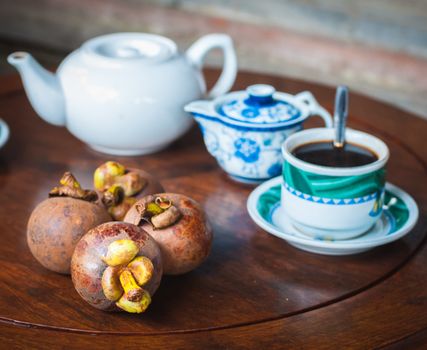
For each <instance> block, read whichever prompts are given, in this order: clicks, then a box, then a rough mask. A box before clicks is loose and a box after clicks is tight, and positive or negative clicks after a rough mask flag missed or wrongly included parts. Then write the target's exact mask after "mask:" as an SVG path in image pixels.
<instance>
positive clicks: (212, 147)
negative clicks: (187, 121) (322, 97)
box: [185, 84, 332, 183]
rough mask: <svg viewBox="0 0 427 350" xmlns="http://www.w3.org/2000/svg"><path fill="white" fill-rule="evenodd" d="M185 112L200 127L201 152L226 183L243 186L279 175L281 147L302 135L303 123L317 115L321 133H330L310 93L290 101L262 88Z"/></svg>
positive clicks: (327, 119) (196, 103)
mask: <svg viewBox="0 0 427 350" xmlns="http://www.w3.org/2000/svg"><path fill="white" fill-rule="evenodd" d="M185 110H186V111H187V112H190V113H191V114H192V115H193V116H194V118H195V119H196V121H197V122H198V123H199V125H200V129H201V130H202V133H203V138H204V141H205V144H206V147H207V149H208V151H209V153H210V154H212V155H213V156H214V157H215V158H216V160H217V161H218V164H219V165H220V166H221V167H222V168H223V169H224V170H225V171H226V172H227V173H228V174H229V176H230V177H232V178H233V179H235V180H236V181H239V182H245V183H257V182H262V181H265V180H267V179H269V178H272V177H275V176H277V175H279V174H280V173H281V169H282V162H283V159H282V155H281V146H282V143H283V141H285V139H286V138H287V137H288V136H289V135H291V134H293V133H295V132H297V131H299V130H301V129H302V127H303V125H302V124H303V123H304V121H305V120H306V119H307V118H308V117H310V116H314V115H318V116H320V117H321V118H322V119H323V120H324V122H325V126H326V127H328V128H329V127H332V118H331V115H330V114H329V113H328V112H327V111H326V110H325V109H324V108H322V107H321V106H320V105H319V104H318V103H317V101H316V99H315V98H314V96H313V95H312V94H311V93H310V92H308V91H304V92H301V93H299V94H297V95H291V94H287V93H283V92H276V91H275V89H274V87H272V86H270V85H265V84H257V85H251V86H249V87H248V88H247V89H246V91H236V92H231V93H228V94H226V95H223V96H220V97H217V98H216V99H214V100H212V101H205V100H199V101H194V102H191V103H189V104H188V105H186V106H185Z"/></svg>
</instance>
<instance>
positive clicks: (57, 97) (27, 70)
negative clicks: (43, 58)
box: [7, 52, 65, 125]
mask: <svg viewBox="0 0 427 350" xmlns="http://www.w3.org/2000/svg"><path fill="white" fill-rule="evenodd" d="M7 61H8V62H9V63H10V64H11V65H12V66H14V67H15V68H16V69H17V70H18V72H19V74H20V75H21V78H22V81H23V84H24V88H25V92H26V93H27V96H28V99H29V100H30V103H31V105H32V106H33V108H34V110H35V111H36V112H37V114H38V115H39V116H40V117H41V118H43V119H44V120H46V121H47V122H48V123H50V124H54V125H65V102H64V95H63V92H62V88H61V85H60V83H59V79H58V77H57V76H56V75H55V74H53V73H51V72H49V71H47V70H46V69H44V68H43V67H42V66H41V65H40V64H39V63H38V62H37V61H36V60H35V59H34V58H33V56H31V55H30V54H29V53H26V52H15V53H12V54H10V55H9V56H8V58H7Z"/></svg>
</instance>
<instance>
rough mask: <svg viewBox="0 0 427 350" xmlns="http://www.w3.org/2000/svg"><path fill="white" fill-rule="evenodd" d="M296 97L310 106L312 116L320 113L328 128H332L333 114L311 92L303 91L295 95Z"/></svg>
mask: <svg viewBox="0 0 427 350" xmlns="http://www.w3.org/2000/svg"><path fill="white" fill-rule="evenodd" d="M295 97H296V99H297V100H298V101H300V102H302V103H304V104H305V105H306V106H307V107H308V110H309V113H310V117H312V116H315V115H318V116H319V117H321V118H322V119H323V121H324V122H325V126H326V127H327V128H332V126H333V123H332V116H331V115H330V114H329V112H328V111H327V110H326V109H324V108H323V107H322V106H321V105H319V103H318V102H317V101H316V99H315V98H314V96H313V94H312V93H311V92H309V91H303V92H300V93H299V94H297V95H295Z"/></svg>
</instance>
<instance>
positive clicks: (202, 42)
mask: <svg viewBox="0 0 427 350" xmlns="http://www.w3.org/2000/svg"><path fill="white" fill-rule="evenodd" d="M215 48H219V49H221V50H222V51H223V53H224V64H223V68H222V72H221V75H220V77H219V79H218V81H217V82H216V83H215V85H214V87H213V88H212V89H211V90H210V91H209V92H208V93H207V97H208V98H215V97H217V96H220V95H223V94H225V93H226V92H227V91H229V90H230V88H231V87H232V86H233V83H234V80H235V79H236V74H237V58H236V52H235V51H234V47H233V41H232V40H231V38H230V37H229V36H228V35H226V34H209V35H205V36H204V37H202V38H200V39H199V40H197V41H196V42H195V43H194V44H193V45H191V47H190V48H189V49H188V50H187V53H186V56H187V58H188V59H189V60H190V62H191V63H192V64H193V65H194V66H195V67H197V68H199V69H201V68H202V66H203V62H204V58H205V56H206V54H207V53H208V52H209V51H210V50H212V49H215Z"/></svg>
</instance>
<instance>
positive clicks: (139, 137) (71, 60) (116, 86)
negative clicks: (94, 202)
mask: <svg viewBox="0 0 427 350" xmlns="http://www.w3.org/2000/svg"><path fill="white" fill-rule="evenodd" d="M213 48H220V49H221V50H223V52H224V66H223V70H222V73H221V76H220V78H219V79H218V81H217V83H216V85H215V86H214V87H213V88H212V90H211V91H210V92H209V93H208V94H207V97H208V98H213V97H216V96H219V95H221V94H224V93H225V92H227V91H228V90H229V89H230V88H231V86H232V85H233V83H234V79H235V77H236V72H237V63H236V55H235V52H234V49H233V44H232V40H231V38H230V37H229V36H227V35H224V34H210V35H206V36H204V37H202V38H200V39H199V40H198V41H196V42H195V43H194V44H193V45H192V46H191V47H190V48H189V49H188V50H187V52H186V53H185V54H183V55H181V54H179V53H178V50H177V46H176V44H175V43H174V42H173V41H171V40H170V39H167V38H164V37H161V36H158V35H152V34H143V33H117V34H109V35H104V36H100V37H97V38H94V39H91V40H89V41H87V42H86V43H84V44H83V45H82V46H81V47H80V48H79V49H78V50H76V51H74V52H72V53H71V54H70V55H69V56H67V57H66V58H65V60H64V61H63V62H62V63H61V65H60V66H59V68H58V70H57V72H56V74H53V73H51V72H49V71H47V70H45V69H44V68H42V67H41V66H40V65H39V64H38V63H37V62H36V61H35V60H34V58H33V57H32V56H31V55H30V54H28V53H25V52H15V53H13V54H11V55H9V57H8V61H9V63H10V64H12V65H14V66H15V67H16V68H17V69H18V71H19V73H20V74H21V77H22V80H23V83H24V87H25V90H26V92H27V95H28V98H29V100H30V102H31V104H32V106H33V108H34V109H35V111H36V112H37V113H38V114H39V115H40V117H42V118H43V119H44V120H46V121H47V122H49V123H51V124H55V125H65V126H67V128H68V130H69V131H70V132H71V133H72V134H73V135H74V136H76V137H77V138H79V139H80V140H82V141H84V142H86V143H87V144H88V145H89V146H90V147H92V148H93V149H95V150H98V151H100V152H104V153H109V154H117V155H138V154H147V153H152V152H155V151H158V150H160V149H162V148H164V147H166V146H167V145H168V144H170V143H171V142H172V141H174V140H175V139H177V138H178V137H180V136H181V135H182V134H184V133H185V131H187V130H188V128H189V127H190V126H191V120H192V118H190V117H189V116H188V115H187V114H186V113H185V112H184V110H183V107H184V106H185V105H186V104H187V103H188V102H190V101H193V100H195V99H198V98H200V97H202V96H204V95H205V93H206V85H205V82H204V79H203V76H202V73H201V67H202V64H203V59H204V56H205V55H206V53H207V52H208V51H209V50H211V49H213Z"/></svg>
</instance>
